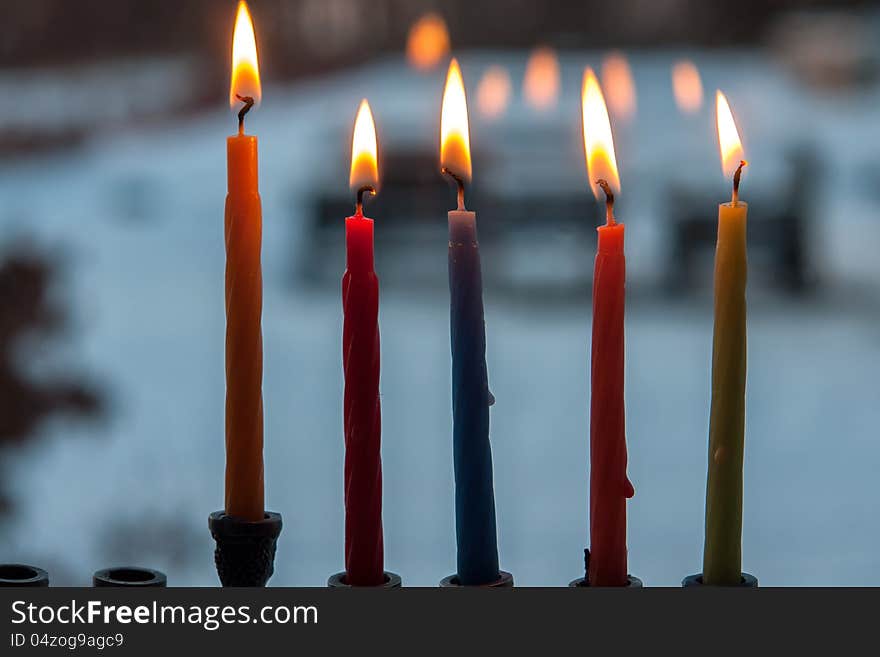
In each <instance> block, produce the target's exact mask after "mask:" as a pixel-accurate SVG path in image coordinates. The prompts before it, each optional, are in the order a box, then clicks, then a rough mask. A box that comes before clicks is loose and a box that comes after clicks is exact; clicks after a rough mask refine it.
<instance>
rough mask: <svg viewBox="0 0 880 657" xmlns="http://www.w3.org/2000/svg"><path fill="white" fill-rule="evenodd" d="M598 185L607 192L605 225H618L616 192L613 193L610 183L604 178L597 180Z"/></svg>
mask: <svg viewBox="0 0 880 657" xmlns="http://www.w3.org/2000/svg"><path fill="white" fill-rule="evenodd" d="M596 184H597V185H599V187H601V188H602V191H603V192H605V225H606V226H613V225H614V224H616V223H617V221H615V219H614V192H612V191H611V186H610V185H609V184H608V181H607V180H605V179H603V178H600V179H599V180H597V181H596Z"/></svg>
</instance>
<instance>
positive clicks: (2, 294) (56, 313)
mask: <svg viewBox="0 0 880 657" xmlns="http://www.w3.org/2000/svg"><path fill="white" fill-rule="evenodd" d="M57 275H58V271H57V266H55V265H53V264H52V263H51V261H50V260H49V258H48V257H44V256H41V255H40V254H38V253H37V252H36V251H34V250H32V249H29V248H28V249H18V250H16V253H15V255H12V256H10V257H8V258H7V259H6V260H5V261H4V262H0V448H2V449H0V458H3V457H7V458H8V455H9V453H10V452H9V450H10V447H12V446H17V445H21V444H23V443H24V442H25V441H27V440H28V439H30V438H31V437H32V436H33V435H34V433H35V429H36V428H37V426H38V424H39V423H40V422H41V421H42V420H44V419H46V418H47V417H49V416H51V415H55V414H58V413H66V414H72V415H76V416H88V417H97V416H98V415H99V414H100V413H101V410H102V404H101V399H100V397H99V395H98V393H97V392H96V391H95V390H94V389H93V388H92V386H90V385H89V384H88V383H85V382H83V381H80V380H78V379H76V378H74V377H73V376H66V377H64V378H61V379H56V380H50V381H40V382H36V381H32V380H30V379H29V378H28V376H27V373H26V372H24V371H22V369H24V368H22V367H21V359H20V356H21V354H20V353H18V350H19V348H20V347H21V345H22V342H23V340H24V339H25V338H27V340H28V342H29V346H33V347H35V348H37V349H38V348H39V345H40V343H45V342H47V341H49V340H52V339H54V338H56V337H57V336H58V335H59V334H60V333H61V332H62V331H63V329H64V328H65V325H66V323H67V316H66V312H65V310H64V308H63V307H60V306H59V305H58V304H57V303H55V302H53V300H52V299H51V298H50V294H49V289H50V287H51V284H52V280H53V278H54V277H56V276H57ZM7 496H8V492H7V491H5V490H4V489H3V488H2V483H0V513H2V512H3V511H8V510H9V504H8V502H9V500H8V497H7Z"/></svg>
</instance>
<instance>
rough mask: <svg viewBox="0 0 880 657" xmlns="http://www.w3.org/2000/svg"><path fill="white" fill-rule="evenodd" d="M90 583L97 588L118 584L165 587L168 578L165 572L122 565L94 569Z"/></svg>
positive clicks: (139, 586) (136, 586)
mask: <svg viewBox="0 0 880 657" xmlns="http://www.w3.org/2000/svg"><path fill="white" fill-rule="evenodd" d="M92 584H93V586H96V587H98V588H101V587H120V586H121V587H135V588H165V587H167V586H168V578H167V577H165V573H162V572H159V571H158V570H153V569H151V568H137V567H129V566H123V567H120V568H104V569H103V570H98V571H95V574H94V575H93V576H92Z"/></svg>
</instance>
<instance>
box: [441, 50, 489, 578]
mask: <svg viewBox="0 0 880 657" xmlns="http://www.w3.org/2000/svg"><path fill="white" fill-rule="evenodd" d="M440 164H441V167H442V170H443V173H444V174H446V175H448V176H450V177H451V178H453V179H454V180H455V182H456V183H457V185H458V209H457V210H453V211H451V212H450V213H449V293H450V298H451V307H450V329H451V337H452V416H453V417H452V423H453V437H452V440H453V465H454V470H455V528H456V542H457V561H458V579H459V583H460V584H462V585H465V586H470V585H484V584H491V583H493V582H495V581H497V580H498V579H499V577H500V573H499V570H498V542H497V536H496V530H495V493H494V489H493V485H492V449H491V446H490V445H489V406H490V405H491V404H492V402H493V401H494V400H493V399H492V395H491V393H490V392H489V383H488V375H487V373H486V326H485V321H484V318H483V281H482V274H481V271H480V247H479V244H478V242H477V215H476V214H475V213H473V212H468V211H467V210H466V209H465V205H464V186H465V182H467V181H469V180H470V179H471V157H470V136H469V128H468V116H467V99H466V97H465V91H464V82H463V80H462V77H461V69H459V66H458V62H457V61H456V60H455V59H453V60H452V63H451V64H450V65H449V74H448V75H447V78H446V89H445V91H444V93H443V109H442V113H441V120H440Z"/></svg>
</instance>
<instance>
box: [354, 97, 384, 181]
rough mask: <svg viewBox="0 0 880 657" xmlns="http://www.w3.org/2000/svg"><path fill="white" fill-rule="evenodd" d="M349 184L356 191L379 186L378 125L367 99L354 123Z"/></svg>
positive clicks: (363, 102)
mask: <svg viewBox="0 0 880 657" xmlns="http://www.w3.org/2000/svg"><path fill="white" fill-rule="evenodd" d="M348 184H349V185H350V186H351V188H352V189H354V190H359V189H362V188H364V187H372V188H373V189H376V188H377V187H378V186H379V163H378V148H377V147H376V124H375V123H374V122H373V113H372V112H371V111H370V104H369V103H368V102H367V100H366V98H365V99H364V100H362V101H361V105H360V107H359V108H358V113H357V118H356V119H355V121H354V135H353V136H352V139H351V174H350V175H349V178H348Z"/></svg>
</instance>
